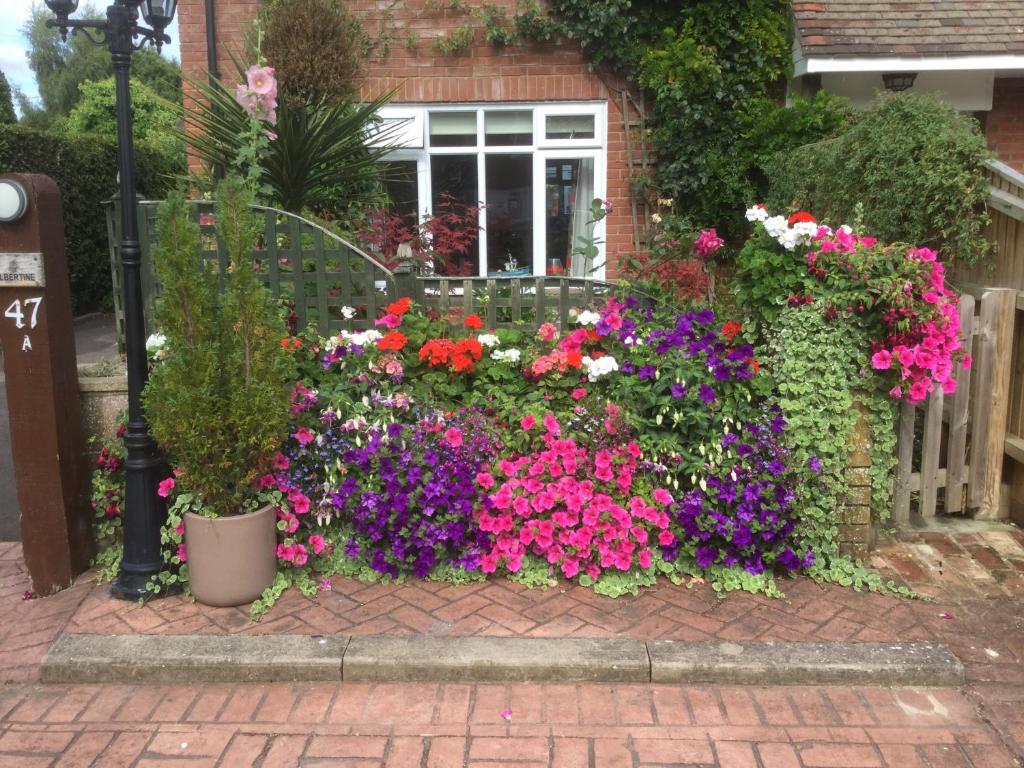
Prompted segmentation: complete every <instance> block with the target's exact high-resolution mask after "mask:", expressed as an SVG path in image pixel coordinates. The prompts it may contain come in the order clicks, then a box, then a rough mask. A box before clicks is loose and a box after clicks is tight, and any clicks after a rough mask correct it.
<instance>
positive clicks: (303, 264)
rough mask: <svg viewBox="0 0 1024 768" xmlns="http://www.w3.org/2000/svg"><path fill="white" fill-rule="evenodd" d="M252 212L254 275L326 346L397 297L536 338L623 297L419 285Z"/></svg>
mask: <svg viewBox="0 0 1024 768" xmlns="http://www.w3.org/2000/svg"><path fill="white" fill-rule="evenodd" d="M158 206H159V202H155V201H143V202H141V203H140V204H139V242H140V245H141V247H142V255H143V259H142V286H143V296H144V298H143V305H144V310H145V315H146V319H147V327H148V328H150V329H152V325H151V323H152V318H153V307H154V302H155V301H156V297H157V296H158V295H159V292H160V286H159V285H158V281H157V277H156V275H155V273H154V271H153V263H152V259H151V258H150V254H151V252H152V247H153V243H154V242H155V240H156V235H157V232H156V229H157V228H156V217H157V207H158ZM253 208H254V210H255V211H256V212H257V213H258V214H259V215H260V216H261V217H262V219H263V235H262V237H261V238H260V243H259V247H258V248H257V249H256V251H255V253H254V254H253V263H254V267H255V268H256V269H257V271H258V273H259V275H260V277H261V278H262V279H263V281H264V282H265V284H266V285H267V286H268V287H269V288H270V292H271V294H272V295H273V296H274V298H275V299H282V300H286V301H288V302H289V303H290V306H291V307H292V311H294V313H295V321H296V325H297V327H299V328H305V327H306V326H307V325H308V324H310V323H312V324H314V325H315V326H316V327H317V330H318V332H319V333H320V334H321V335H323V336H329V335H333V334H336V333H337V332H338V331H339V330H341V329H342V328H347V329H363V328H368V327H372V325H373V321H374V320H375V319H376V318H377V316H378V309H379V308H380V307H382V306H384V305H385V304H387V303H388V302H390V301H393V300H394V299H396V298H398V297H401V296H409V297H410V298H414V299H416V300H418V301H419V302H421V303H422V304H424V305H425V306H427V307H431V308H434V309H436V310H438V311H439V312H442V313H444V312H446V311H448V310H449V309H459V310H461V311H463V312H464V313H466V314H470V313H476V314H479V315H480V317H481V318H482V319H483V320H484V322H485V325H486V326H487V327H488V328H503V327H506V328H507V327H512V326H525V327H534V328H536V327H537V326H539V325H540V324H541V323H544V322H553V323H555V324H556V325H559V326H560V327H562V328H565V327H568V326H569V325H571V324H572V319H571V313H572V311H573V310H579V309H585V308H587V307H592V306H593V305H594V303H595V302H596V301H600V300H603V299H604V297H606V296H608V295H610V294H612V293H618V292H621V290H622V289H621V288H620V287H619V286H616V285H613V284H611V283H606V282H603V281H601V280H593V279H590V278H573V277H507V278H494V277H471V278H454V277H440V276H421V275H417V274H415V273H414V271H413V270H412V268H411V265H406V266H404V267H399V268H398V269H396V270H395V272H392V271H390V270H388V269H387V268H386V267H385V266H384V265H382V264H380V263H379V262H378V261H376V260H375V259H374V258H373V257H372V256H370V255H369V254H367V253H365V252H364V251H362V250H360V249H359V248H357V247H355V246H354V245H352V244H351V243H349V242H347V241H345V240H343V239H342V238H340V237H338V236H337V235H335V234H333V233H332V232H330V231H328V230H326V229H324V228H323V227H320V226H319V225H317V224H315V223H313V222H311V221H307V220H306V219H303V218H300V217H298V216H295V215H293V214H290V213H286V212H284V211H279V210H277V209H275V208H266V207H263V206H253ZM193 212H194V216H195V218H196V221H197V222H198V223H199V228H200V232H201V234H202V239H203V258H204V259H205V260H206V261H207V262H209V263H210V264H211V265H212V266H213V268H214V269H215V270H216V272H217V274H218V275H219V276H220V278H221V280H222V281H223V278H224V275H225V273H226V270H227V254H226V252H225V250H224V247H223V243H222V242H221V241H220V240H219V239H218V238H217V235H216V231H215V226H214V220H213V203H210V202H205V201H200V202H196V203H194V204H193ZM120 220H121V219H120V213H119V211H118V210H117V202H116V201H112V202H111V203H110V204H109V205H108V208H107V234H108V237H109V240H110V268H111V274H112V276H113V282H114V308H115V315H116V318H117V327H118V338H119V339H120V340H123V338H124V310H123V306H122V301H123V298H122V282H121V259H120V238H121V233H120ZM633 293H636V292H635V291H634V292H633ZM641 298H642V299H644V301H645V303H653V302H652V300H649V299H647V297H642V296H641ZM344 307H351V308H352V309H354V310H355V316H354V317H351V318H348V317H346V316H345V314H343V312H342V309H343V308H344Z"/></svg>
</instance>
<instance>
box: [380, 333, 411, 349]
mask: <svg viewBox="0 0 1024 768" xmlns="http://www.w3.org/2000/svg"><path fill="white" fill-rule="evenodd" d="M408 342H409V339H408V337H407V336H406V335H405V334H404V333H402V332H401V331H392V332H391V333H389V334H387V335H386V336H385V337H384V338H383V339H381V340H380V341H378V342H377V346H378V347H380V348H381V349H386V350H390V351H392V352H398V351H399V350H400V349H402V348H403V347H404V346H405V345H406V344H407V343H408Z"/></svg>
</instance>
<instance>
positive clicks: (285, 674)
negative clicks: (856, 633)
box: [40, 635, 964, 686]
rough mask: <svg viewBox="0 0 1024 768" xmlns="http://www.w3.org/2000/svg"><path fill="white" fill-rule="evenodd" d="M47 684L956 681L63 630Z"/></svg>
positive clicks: (608, 652)
mask: <svg viewBox="0 0 1024 768" xmlns="http://www.w3.org/2000/svg"><path fill="white" fill-rule="evenodd" d="M40 676H41V679H42V681H43V682H45V683H113V682H138V683H143V682H145V683H166V682H175V683H202V682H303V681H316V682H320V681H339V680H361V681H378V682H383V681H420V682H443V681H455V680H457V681H461V682H528V681H529V682H567V683H568V682H599V683H630V682H635V683H646V682H653V683H719V684H722V683H727V684H737V685H881V686H903V685H913V686H959V685H962V684H963V682H964V669H963V665H962V664H961V663H960V660H959V659H957V658H956V656H954V655H953V654H952V653H951V652H950V651H949V650H948V649H947V648H946V647H945V646H942V645H937V644H926V643H764V642H761V643H757V642H750V643H731V642H717V641H710V642H672V641H651V642H645V641H641V640H622V639H581V638H567V639H549V638H516V637H434V636H430V637H427V636H413V637H397V636H391V635H386V636H385V635H374V636H360V637H352V638H350V637H347V636H330V637H316V636H308V635H230V636H222V635H143V636H140V635H63V636H61V637H60V638H58V639H57V640H56V642H54V643H53V645H52V646H51V647H50V649H49V651H48V652H47V654H46V657H45V658H44V659H43V662H42V665H41V669H40Z"/></svg>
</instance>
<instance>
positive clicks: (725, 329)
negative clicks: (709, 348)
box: [722, 320, 743, 342]
mask: <svg viewBox="0 0 1024 768" xmlns="http://www.w3.org/2000/svg"><path fill="white" fill-rule="evenodd" d="M742 330H743V326H742V325H740V324H739V323H737V322H736V321H735V320H730V321H729V322H727V323H726V324H725V325H723V326H722V335H723V336H725V338H726V339H728V340H729V341H730V342H731V341H732V340H733V339H735V338H736V334H737V333H739V332H740V331H742Z"/></svg>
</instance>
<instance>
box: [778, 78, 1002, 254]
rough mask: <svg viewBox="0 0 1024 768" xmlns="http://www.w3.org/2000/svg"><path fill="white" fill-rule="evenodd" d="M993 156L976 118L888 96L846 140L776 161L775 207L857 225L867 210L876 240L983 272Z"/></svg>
mask: <svg viewBox="0 0 1024 768" xmlns="http://www.w3.org/2000/svg"><path fill="white" fill-rule="evenodd" d="M989 156H990V153H989V151H988V149H987V147H986V144H985V138H984V136H982V134H981V131H980V129H979V126H978V124H977V121H975V120H974V119H973V118H971V117H969V116H967V115H962V114H960V113H959V112H957V111H956V110H955V109H954V108H953V107H951V106H949V105H947V104H945V103H943V102H942V101H941V100H939V99H938V98H936V97H934V96H929V95H923V94H915V93H909V92H908V93H902V94H882V95H880V96H879V97H878V100H877V101H876V102H875V104H874V106H873V107H872V108H871V109H870V110H868V111H866V112H864V113H862V114H860V115H859V116H858V117H857V118H856V120H855V122H854V123H853V125H852V127H850V128H849V130H847V131H846V132H845V133H842V134H841V135H839V136H838V137H837V138H835V139H832V140H829V141H823V142H820V143H817V144H812V145H811V146H803V147H799V148H796V149H791V150H787V151H783V152H780V153H779V154H777V155H776V156H775V157H774V158H772V159H771V160H770V161H769V162H768V163H767V166H768V176H769V178H770V179H771V189H770V193H769V196H768V202H769V207H773V208H775V209H786V208H788V207H791V206H796V207H800V208H804V209H806V210H809V211H812V212H813V213H814V214H815V215H816V216H817V217H819V220H822V221H830V222H835V223H837V224H838V223H843V222H847V223H851V224H852V223H853V221H852V220H853V218H854V216H855V213H856V212H855V210H854V206H855V205H856V204H858V203H860V204H862V205H863V222H864V227H865V228H866V231H867V233H869V234H871V235H873V236H876V237H879V238H880V239H882V240H884V241H888V242H912V243H915V244H917V245H919V246H928V247H931V248H934V249H935V250H937V251H939V252H940V255H942V256H944V257H945V258H947V259H957V260H959V261H962V262H964V263H965V264H974V263H976V262H978V261H979V260H982V259H984V258H985V257H987V256H988V255H989V254H990V253H991V249H992V246H991V245H990V243H989V241H988V239H987V238H986V237H985V227H986V226H987V224H988V222H989V217H988V214H987V212H986V201H987V199H988V187H989V185H988V182H987V181H986V179H985V173H984V163H985V161H986V160H987V159H988V158H989Z"/></svg>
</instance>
